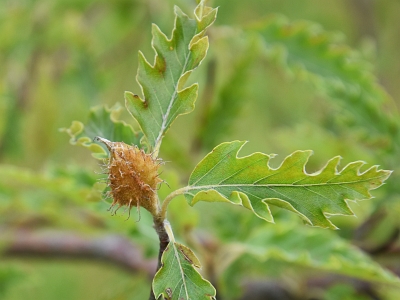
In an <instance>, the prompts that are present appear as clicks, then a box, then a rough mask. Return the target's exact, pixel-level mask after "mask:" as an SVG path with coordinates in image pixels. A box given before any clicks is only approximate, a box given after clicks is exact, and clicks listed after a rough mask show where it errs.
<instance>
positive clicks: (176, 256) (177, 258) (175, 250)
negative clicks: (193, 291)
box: [172, 243, 190, 299]
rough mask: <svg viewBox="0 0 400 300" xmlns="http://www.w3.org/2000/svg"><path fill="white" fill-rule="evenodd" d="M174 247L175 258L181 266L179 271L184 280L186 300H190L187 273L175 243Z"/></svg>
mask: <svg viewBox="0 0 400 300" xmlns="http://www.w3.org/2000/svg"><path fill="white" fill-rule="evenodd" d="M172 246H173V248H174V256H175V258H176V261H177V263H178V265H179V270H180V273H181V278H182V285H183V287H184V290H185V294H186V299H190V298H189V294H188V289H187V286H186V280H185V272H184V271H183V267H182V264H181V262H180V260H179V254H178V250H177V249H176V247H175V243H173V245H172Z"/></svg>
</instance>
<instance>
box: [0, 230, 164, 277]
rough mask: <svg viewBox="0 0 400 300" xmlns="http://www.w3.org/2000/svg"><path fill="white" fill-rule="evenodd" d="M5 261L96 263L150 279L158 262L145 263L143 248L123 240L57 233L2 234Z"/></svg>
mask: <svg viewBox="0 0 400 300" xmlns="http://www.w3.org/2000/svg"><path fill="white" fill-rule="evenodd" d="M0 244H2V245H5V246H4V247H3V248H2V252H0V255H2V256H4V257H32V256H33V257H39V258H40V257H46V258H68V259H94V260H101V261H105V262H108V263H112V264H115V265H117V266H119V267H122V268H124V269H126V270H128V271H130V272H134V273H136V272H143V273H144V274H146V275H147V276H149V277H151V276H152V275H153V272H154V268H155V265H156V262H155V260H146V259H145V258H144V257H143V255H142V252H141V250H140V248H139V247H138V246H136V245H135V244H134V243H132V242H131V241H130V240H128V239H127V238H125V237H123V236H119V235H116V234H106V235H101V236H85V235H82V234H80V233H76V232H70V231H56V230H51V231H50V230H46V231H45V230H37V231H33V230H15V231H10V232H6V231H5V230H0Z"/></svg>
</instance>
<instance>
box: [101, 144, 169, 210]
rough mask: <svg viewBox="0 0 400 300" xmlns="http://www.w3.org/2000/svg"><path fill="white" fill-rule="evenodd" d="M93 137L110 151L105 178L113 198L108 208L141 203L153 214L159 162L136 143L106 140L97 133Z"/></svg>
mask: <svg viewBox="0 0 400 300" xmlns="http://www.w3.org/2000/svg"><path fill="white" fill-rule="evenodd" d="M95 139H96V140H97V141H100V142H102V143H104V144H105V145H106V146H107V148H108V150H109V151H110V158H109V162H108V182H109V187H110V188H111V191H110V194H111V196H112V198H113V202H112V204H111V208H112V207H115V206H116V210H117V209H119V208H120V207H122V206H127V209H129V210H130V209H131V208H132V207H135V206H136V207H139V206H142V207H144V208H145V209H147V210H148V211H149V212H150V213H151V214H153V215H155V214H156V213H157V209H158V199H157V193H156V189H157V186H158V184H159V183H161V182H162V180H161V179H160V178H159V177H158V168H159V162H158V161H157V160H155V159H153V158H152V156H151V155H150V154H146V153H145V152H144V151H143V150H140V149H138V148H137V147H136V146H130V145H127V144H125V143H122V142H110V141H109V140H106V139H103V138H101V137H96V138H95Z"/></svg>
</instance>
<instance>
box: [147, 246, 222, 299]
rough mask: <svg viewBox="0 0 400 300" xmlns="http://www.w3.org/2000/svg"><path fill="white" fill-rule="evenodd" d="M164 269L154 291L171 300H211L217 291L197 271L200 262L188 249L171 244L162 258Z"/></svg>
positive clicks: (160, 271) (155, 278) (154, 285)
mask: <svg viewBox="0 0 400 300" xmlns="http://www.w3.org/2000/svg"><path fill="white" fill-rule="evenodd" d="M161 262H162V267H161V268H160V269H159V270H158V272H157V273H156V275H155V276H154V280H153V291H154V294H155V296H156V298H157V299H158V298H159V297H160V296H161V295H163V296H164V297H165V299H171V300H175V299H176V300H210V299H214V298H213V297H215V294H216V291H215V288H214V287H213V286H212V285H211V283H210V282H208V281H207V280H205V279H204V278H203V277H202V276H201V275H200V274H199V273H198V272H197V271H196V269H195V267H197V268H198V267H200V263H199V260H198V259H197V257H196V256H195V254H194V253H193V252H192V250H190V249H189V248H188V247H186V246H184V245H181V244H179V243H176V242H170V243H169V244H168V246H167V248H166V249H165V251H164V253H163V255H162V258H161Z"/></svg>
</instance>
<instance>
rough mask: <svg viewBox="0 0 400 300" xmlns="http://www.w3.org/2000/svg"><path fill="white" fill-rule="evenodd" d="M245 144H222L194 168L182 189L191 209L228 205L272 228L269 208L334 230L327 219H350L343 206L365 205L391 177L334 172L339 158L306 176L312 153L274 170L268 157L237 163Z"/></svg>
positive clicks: (353, 167) (354, 166)
mask: <svg viewBox="0 0 400 300" xmlns="http://www.w3.org/2000/svg"><path fill="white" fill-rule="evenodd" d="M245 143H246V142H242V141H234V142H229V143H222V144H220V145H219V146H217V147H216V148H215V149H214V150H213V151H212V152H211V153H209V154H208V155H207V156H206V157H205V158H204V159H203V160H202V161H201V162H200V163H199V164H198V165H197V166H196V168H195V169H194V171H193V172H192V174H191V176H190V179H189V185H188V186H187V187H186V189H185V196H186V199H187V201H188V202H189V204H190V205H194V204H195V203H197V202H199V201H208V202H229V203H232V204H236V205H242V206H244V207H246V208H248V209H250V210H251V211H253V213H254V214H255V215H256V216H258V217H259V218H262V219H265V220H266V221H269V222H273V217H272V214H271V211H270V208H269V205H275V206H277V207H280V208H284V209H287V210H289V211H292V212H295V213H297V214H298V215H299V216H300V217H301V218H302V219H303V220H304V221H305V222H306V223H308V224H309V225H312V226H318V227H324V228H333V229H336V226H335V225H333V224H332V222H331V221H330V220H329V219H328V216H329V215H354V213H353V212H352V210H351V209H350V207H349V206H348V203H347V201H357V200H364V199H370V198H371V197H372V196H371V195H370V193H369V191H370V190H372V189H376V188H378V187H379V186H380V185H382V183H383V182H384V181H385V180H386V179H387V178H388V177H389V175H390V174H391V171H386V170H378V166H373V167H371V168H369V169H368V170H366V171H364V172H361V171H360V168H361V167H362V166H363V165H364V164H365V163H364V162H362V161H356V162H352V163H349V164H348V165H347V166H345V167H344V168H343V169H342V170H340V171H338V169H337V167H338V164H339V161H340V159H341V158H340V157H339V156H336V157H334V158H332V159H331V160H329V161H328V163H327V164H326V166H325V167H324V168H322V169H321V170H320V171H318V172H315V173H312V174H308V173H307V172H306V171H305V165H306V164H307V161H308V159H309V157H310V156H311V154H312V151H295V152H294V153H292V154H291V155H289V156H288V157H286V158H285V160H284V161H283V162H282V164H281V165H280V166H279V167H278V168H276V169H274V168H271V167H270V166H269V164H268V163H269V160H270V158H271V157H273V155H266V154H263V153H259V152H257V153H253V154H252V155H249V156H245V157H241V158H239V157H238V152H239V151H240V149H241V148H242V147H243V145H244V144H245Z"/></svg>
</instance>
